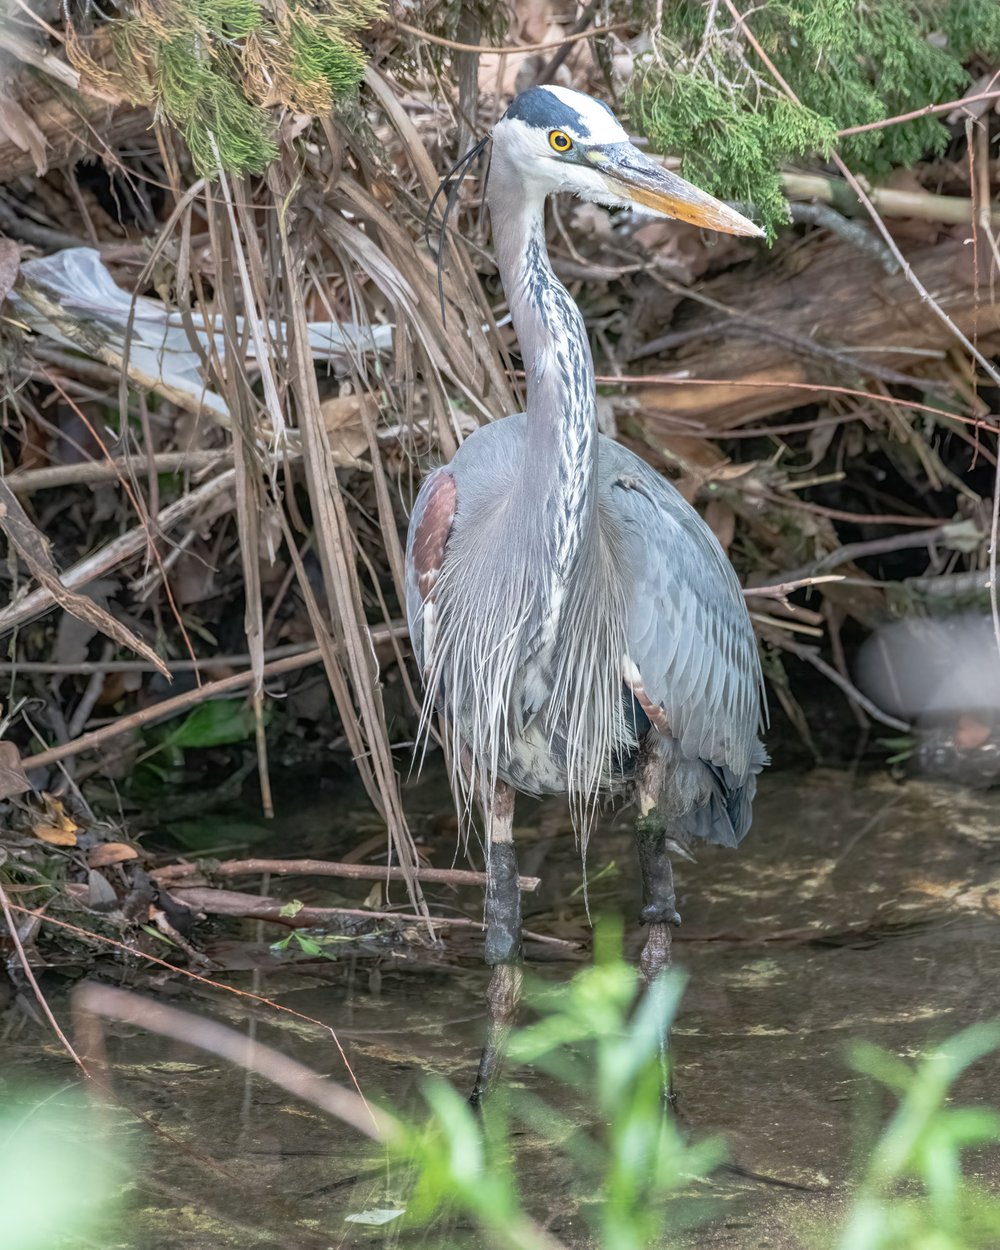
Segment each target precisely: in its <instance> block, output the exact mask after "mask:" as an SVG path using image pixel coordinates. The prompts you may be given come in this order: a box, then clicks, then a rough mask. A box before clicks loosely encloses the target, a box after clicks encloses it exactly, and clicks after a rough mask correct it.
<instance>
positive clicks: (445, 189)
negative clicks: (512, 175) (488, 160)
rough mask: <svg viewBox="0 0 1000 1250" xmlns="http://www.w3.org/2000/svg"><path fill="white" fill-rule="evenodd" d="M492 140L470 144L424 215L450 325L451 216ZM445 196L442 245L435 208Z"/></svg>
mask: <svg viewBox="0 0 1000 1250" xmlns="http://www.w3.org/2000/svg"><path fill="white" fill-rule="evenodd" d="M489 141H490V136H489V135H483V137H482V138H481V139H480V140H479V142H478V143H476V144H474V145H473V146H472V147H471V148H469V150H468V152H466V153H465V155H464V156H460V157H459V158H458V160H457V161H456V162H455V164H454V165H452V167H451V169H449V170H448V172H447V173H446V174H445V176H444V177H443V178H442V179H441V182H440V183H439V184H438V189H437V190H436V191H435V192H434V198H433V199H432V200H431V202H430V204H429V205H428V208H427V216H426V217H425V218H424V241H425V242H426V244H427V246H428V247H429V248H430V250H431V252H432V253H433V255H434V259H435V260H436V261H437V285H438V300H439V302H440V304H441V321H442V322H443V323H444V324H445V325H447V324H448V318H447V315H446V313H445V303H444V251H445V245H446V244H447V242H448V220H449V218H450V217H451V214H452V210H453V209H454V207H455V205H456V204H457V203H458V196H459V193H460V192H461V190H462V183H463V182H464V181H465V176H466V174H467V173H468V172H469V170H470V169H471V168H472V166H473V164H474V163H475V161H476V158H477V157H478V156H479V155H480V154H481V153H482V152H483V150H484V149H485V147H486V145H487V144H488V143H489ZM442 195H443V196H444V197H445V205H444V212H443V213H442V214H441V226H440V229H439V237H440V245H439V246H438V247H437V248H435V247H434V245H433V244H432V243H431V219H432V217H433V215H434V209H435V208H436V206H437V202H438V200H439V199H440V198H441V196H442Z"/></svg>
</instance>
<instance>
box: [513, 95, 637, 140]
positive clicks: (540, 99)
mask: <svg viewBox="0 0 1000 1250" xmlns="http://www.w3.org/2000/svg"><path fill="white" fill-rule="evenodd" d="M504 122H512V123H517V122H519V123H521V124H522V125H523V126H524V127H525V128H526V129H527V130H530V131H534V132H535V133H536V134H538V135H542V136H544V135H546V134H547V133H548V132H549V131H550V130H565V131H567V132H568V133H569V134H571V135H573V136H574V137H575V138H577V139H579V140H580V142H581V143H598V144H604V143H623V142H627V140H628V135H627V134H626V133H625V131H624V129H623V128H622V126H621V123H620V122H619V121H618V119H617V118H616V117H615V115H614V114H613V113H612V112H611V110H610V109H609V108H608V107H607V105H606V104H602V103H601V101H600V100H595V99H594V98H593V96H589V95H584V94H583V92H582V91H571V90H570V88H569V87H549V86H545V87H531V88H530V89H529V90H528V91H524V92H522V93H521V95H519V96H518V97H517V98H516V99H515V100H514V101H513V102H512V103H511V106H510V108H509V109H508V110H507V113H506V115H505V117H504ZM501 124H503V123H501ZM515 128H516V127H515Z"/></svg>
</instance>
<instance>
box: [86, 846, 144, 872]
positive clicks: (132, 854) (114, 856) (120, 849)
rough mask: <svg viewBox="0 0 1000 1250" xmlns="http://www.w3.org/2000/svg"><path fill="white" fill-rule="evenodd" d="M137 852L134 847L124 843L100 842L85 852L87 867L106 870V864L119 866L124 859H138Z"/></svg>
mask: <svg viewBox="0 0 1000 1250" xmlns="http://www.w3.org/2000/svg"><path fill="white" fill-rule="evenodd" d="M138 858H139V852H138V851H137V850H136V849H135V847H134V846H129V845H127V843H125V842H102V843H101V844H100V846H93V847H91V848H90V850H89V851H88V852H87V865H88V867H90V868H106V867H107V865H108V864H120V863H121V862H122V861H123V860H126V859H138Z"/></svg>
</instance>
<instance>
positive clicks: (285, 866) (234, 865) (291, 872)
mask: <svg viewBox="0 0 1000 1250" xmlns="http://www.w3.org/2000/svg"><path fill="white" fill-rule="evenodd" d="M203 872H204V873H206V875H208V876H212V877H243V876H250V875H253V874H256V873H270V874H271V875H273V876H276V877H288V876H300V877H346V878H348V879H350V880H357V881H404V880H405V879H406V878H405V876H404V873H403V870H402V868H390V867H388V866H386V867H381V866H379V865H378V864H347V863H342V862H337V861H334V860H324V859H229V860H224V861H223V862H222V863H221V864H208V865H204V866H203V865H201V864H167V865H166V866H165V867H163V868H154V869H153V871H152V872H151V873H150V874H149V875H150V876H151V877H152V878H153V880H154V881H158V882H160V884H161V885H164V886H166V887H167V889H168V890H172V889H173V886H174V885H175V884H177V883H179V882H182V881H185V880H187V879H188V878H189V877H196V876H199V875H201V873H203ZM413 875H414V876H415V877H416V878H417V880H418V881H433V882H439V883H441V884H442V885H479V886H485V885H486V880H487V878H486V874H485V873H484V872H473V871H471V870H470V869H465V868H416V869H414V870H413ZM517 885H518V889H519V890H523V891H524V892H525V893H533V892H534V891H535V890H537V889H538V887H539V886H540V885H541V878H540V877H518V879H517Z"/></svg>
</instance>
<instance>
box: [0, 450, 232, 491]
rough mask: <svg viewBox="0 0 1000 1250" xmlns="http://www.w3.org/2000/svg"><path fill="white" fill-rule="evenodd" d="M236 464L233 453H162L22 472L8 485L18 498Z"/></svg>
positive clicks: (19, 471) (52, 466) (223, 451)
mask: <svg viewBox="0 0 1000 1250" xmlns="http://www.w3.org/2000/svg"><path fill="white" fill-rule="evenodd" d="M232 461H233V453H232V451H231V450H229V451H225V450H221V451H163V452H160V453H159V455H155V456H153V457H151V458H147V457H144V456H134V457H133V456H130V457H128V458H127V459H126V458H124V457H122V458H119V459H115V460H86V461H84V462H83V463H82V464H53V465H50V466H48V467H47V468H44V469H22V470H18V471H16V472H14V473H10V474H8V475H7V479H6V480H7V485H8V486H9V487H10V488H11V490H12V491H13V492H14V494H15V495H30V494H32V493H33V492H34V491H36V490H52V489H53V488H55V487H57V486H90V485H94V484H96V483H99V482H109V481H113V480H115V479H116V478H117V477H118V476H119V475H120V474H122V473H136V474H139V475H140V476H141V475H142V474H145V473H149V472H150V471H152V472H154V473H177V472H180V471H181V470H190V469H209V468H213V469H214V468H228V467H229V465H230V464H232Z"/></svg>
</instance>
